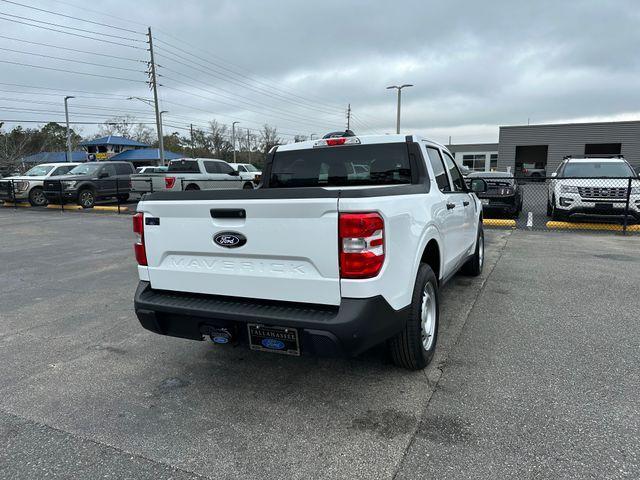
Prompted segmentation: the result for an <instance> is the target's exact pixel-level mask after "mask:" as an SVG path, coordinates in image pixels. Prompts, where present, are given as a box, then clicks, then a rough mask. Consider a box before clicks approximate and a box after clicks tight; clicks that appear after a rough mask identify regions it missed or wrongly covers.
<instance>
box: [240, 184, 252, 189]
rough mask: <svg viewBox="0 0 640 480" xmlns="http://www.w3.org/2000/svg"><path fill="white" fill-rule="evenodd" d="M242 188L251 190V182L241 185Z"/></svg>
mask: <svg viewBox="0 0 640 480" xmlns="http://www.w3.org/2000/svg"><path fill="white" fill-rule="evenodd" d="M242 188H243V189H244V190H253V183H250V182H247V183H245V184H244V185H243V186H242Z"/></svg>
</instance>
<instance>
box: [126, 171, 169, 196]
mask: <svg viewBox="0 0 640 480" xmlns="http://www.w3.org/2000/svg"><path fill="white" fill-rule="evenodd" d="M164 177H165V174H164V173H141V174H140V173H138V174H134V175H131V190H132V191H134V192H141V193H145V192H158V191H161V190H165V189H166V186H165V183H164Z"/></svg>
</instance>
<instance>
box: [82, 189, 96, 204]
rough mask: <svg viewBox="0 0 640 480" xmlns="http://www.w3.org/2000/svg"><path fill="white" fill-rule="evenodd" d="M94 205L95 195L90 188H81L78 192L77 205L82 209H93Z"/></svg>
mask: <svg viewBox="0 0 640 480" xmlns="http://www.w3.org/2000/svg"><path fill="white" fill-rule="evenodd" d="M95 204H96V194H95V192H94V191H93V190H91V189H90V188H83V189H82V190H80V191H79V192H78V205H80V206H81V207H82V208H93V206H94V205H95Z"/></svg>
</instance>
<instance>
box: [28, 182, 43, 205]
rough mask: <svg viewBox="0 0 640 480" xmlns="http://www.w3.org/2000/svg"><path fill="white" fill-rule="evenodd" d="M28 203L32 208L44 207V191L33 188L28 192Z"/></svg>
mask: <svg viewBox="0 0 640 480" xmlns="http://www.w3.org/2000/svg"><path fill="white" fill-rule="evenodd" d="M29 203H30V204H31V206H32V207H44V206H45V205H46V204H47V203H48V202H47V197H45V196H44V191H43V190H42V189H41V188H40V187H34V188H32V189H31V191H30V192H29Z"/></svg>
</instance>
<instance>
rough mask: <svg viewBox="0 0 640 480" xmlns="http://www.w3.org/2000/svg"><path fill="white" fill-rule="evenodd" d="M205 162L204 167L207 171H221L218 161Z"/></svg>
mask: <svg viewBox="0 0 640 480" xmlns="http://www.w3.org/2000/svg"><path fill="white" fill-rule="evenodd" d="M203 163H204V169H205V170H206V171H207V173H220V171H219V170H218V162H203Z"/></svg>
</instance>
